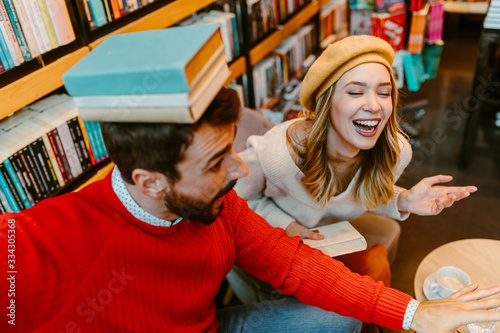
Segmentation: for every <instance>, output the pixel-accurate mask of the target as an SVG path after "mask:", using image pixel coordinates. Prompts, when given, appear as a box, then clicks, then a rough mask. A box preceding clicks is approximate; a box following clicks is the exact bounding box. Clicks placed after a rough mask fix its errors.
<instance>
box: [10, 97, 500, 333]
mask: <svg viewBox="0 0 500 333" xmlns="http://www.w3.org/2000/svg"><path fill="white" fill-rule="evenodd" d="M239 109H240V105H239V100H238V97H237V95H236V93H235V92H234V91H232V90H229V89H224V88H223V89H222V90H221V92H220V93H219V94H218V95H217V97H216V98H215V100H214V101H213V102H212V104H211V105H210V106H209V108H208V109H207V111H206V112H205V114H204V115H203V117H202V118H201V119H200V120H199V121H198V122H197V123H196V124H194V125H179V124H136V123H130V124H125V123H103V124H102V130H103V135H104V139H105V143H106V147H107V148H108V152H109V155H110V157H111V159H112V160H113V161H114V162H115V164H116V166H117V167H116V168H115V169H114V170H113V172H112V173H111V174H110V175H108V176H107V177H106V178H105V179H103V180H102V181H98V182H96V183H93V184H92V185H90V186H87V187H86V188H84V189H83V190H81V191H79V192H77V193H70V194H66V195H62V196H59V197H56V198H51V199H47V200H44V201H42V202H40V203H38V204H37V205H35V206H34V207H32V208H30V209H27V210H24V211H22V212H21V213H18V214H6V215H3V216H1V219H0V249H1V250H0V253H1V254H2V256H1V258H2V270H3V272H4V274H6V276H4V278H2V279H0V290H1V291H2V296H1V298H0V300H1V306H2V308H3V309H4V311H5V312H4V315H3V319H2V320H0V331H1V332H33V331H36V332H215V331H217V330H218V329H219V330H220V331H224V332H235V331H242V332H243V331H245V332H246V331H248V332H269V331H287V332H289V331H301V332H303V331H304V332H305V331H322V332H323V331H327V329H328V330H329V331H332V332H356V331H358V330H359V329H360V323H359V322H358V321H357V320H353V319H351V318H349V317H354V318H356V319H358V320H360V321H364V322H374V323H377V324H379V325H382V326H386V327H389V328H393V329H409V328H412V329H414V330H416V331H418V332H426V333H429V332H431V333H441V332H450V331H452V330H453V329H454V328H456V327H458V326H459V325H462V324H465V323H468V322H476V321H485V320H488V321H490V320H491V321H498V320H500V313H495V312H489V311H486V309H488V308H493V307H497V306H500V300H499V299H496V298H493V299H491V298H490V299H488V300H486V299H484V298H485V297H487V296H491V295H494V294H497V293H498V292H499V291H500V288H497V287H495V288H490V289H484V290H476V289H477V285H475V284H473V285H470V286H468V287H466V288H464V289H463V290H461V291H459V292H457V293H456V294H454V295H452V296H450V297H448V298H446V299H443V300H435V301H429V302H422V303H418V302H417V301H415V300H413V299H412V297H411V296H409V295H406V294H404V293H402V292H399V291H397V290H395V289H391V288H388V287H385V286H384V285H383V283H382V282H375V281H373V280H372V279H370V278H369V277H366V276H360V275H358V274H354V273H352V272H350V271H349V270H348V269H347V268H346V267H345V266H344V265H343V264H342V263H340V262H338V261H335V260H333V259H332V258H330V257H327V256H325V255H323V254H322V252H320V251H318V250H314V249H311V248H309V247H308V246H306V245H304V244H302V243H301V242H300V238H299V237H287V236H286V235H285V232H284V230H282V229H278V228H276V229H275V228H272V227H270V226H269V224H267V223H266V222H265V221H264V220H263V219H262V218H261V217H259V216H258V215H256V214H255V213H254V212H253V211H251V210H250V209H249V208H248V206H247V204H246V202H245V201H244V200H242V199H241V198H239V197H238V196H237V195H236V193H235V192H234V191H233V190H231V188H232V186H233V185H234V183H235V182H236V180H237V179H238V178H241V177H244V176H245V175H246V174H247V172H248V170H247V167H246V166H245V165H244V164H243V163H242V161H241V160H240V159H239V157H238V155H237V154H236V153H235V152H234V151H233V149H232V141H233V139H234V135H235V131H236V128H235V122H236V120H237V117H238V113H239ZM235 264H237V265H238V266H239V267H241V268H243V269H245V270H247V271H248V272H250V273H251V274H253V275H255V276H256V277H258V278H259V279H262V280H264V281H266V282H269V283H270V284H271V285H272V286H273V287H274V288H276V289H277V290H278V291H280V292H281V293H283V294H287V295H295V296H296V298H297V299H285V300H284V299H281V300H276V301H271V302H267V303H265V304H254V305H246V306H241V307H237V308H228V309H224V310H221V311H218V312H217V311H216V308H215V302H214V297H215V295H216V294H217V291H218V289H219V287H220V284H221V282H222V280H223V279H224V277H225V275H226V274H227V273H228V272H229V270H230V269H231V267H232V266H233V265H235ZM298 300H300V301H298ZM306 304H309V305H306ZM310 305H313V306H314V307H313V306H310ZM316 307H319V308H321V309H323V310H321V309H319V308H316ZM324 310H326V311H324ZM327 311H329V312H327ZM343 316H346V317H343Z"/></svg>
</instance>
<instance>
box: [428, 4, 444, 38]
mask: <svg viewBox="0 0 500 333" xmlns="http://www.w3.org/2000/svg"><path fill="white" fill-rule="evenodd" d="M443 24H444V3H442V2H441V3H440V2H438V3H432V4H430V6H429V23H428V33H427V42H428V43H429V44H433V43H435V42H437V41H440V40H442V39H443Z"/></svg>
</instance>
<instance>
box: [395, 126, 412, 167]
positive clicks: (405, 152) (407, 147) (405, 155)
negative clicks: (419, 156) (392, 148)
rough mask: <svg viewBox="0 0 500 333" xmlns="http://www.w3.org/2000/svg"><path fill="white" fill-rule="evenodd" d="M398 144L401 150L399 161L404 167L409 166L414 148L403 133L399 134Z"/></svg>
mask: <svg viewBox="0 0 500 333" xmlns="http://www.w3.org/2000/svg"><path fill="white" fill-rule="evenodd" d="M398 143H399V148H400V153H399V160H400V163H401V164H403V165H405V166H406V165H408V164H409V163H410V161H411V158H412V154H413V153H412V148H411V144H410V142H409V141H408V137H407V136H406V135H404V134H403V133H398Z"/></svg>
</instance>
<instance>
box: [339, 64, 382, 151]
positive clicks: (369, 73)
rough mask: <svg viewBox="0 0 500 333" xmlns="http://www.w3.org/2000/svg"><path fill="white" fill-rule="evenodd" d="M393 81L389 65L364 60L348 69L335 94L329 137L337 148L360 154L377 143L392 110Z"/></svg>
mask: <svg viewBox="0 0 500 333" xmlns="http://www.w3.org/2000/svg"><path fill="white" fill-rule="evenodd" d="M391 95H392V83H391V76H390V74H389V71H388V70H387V68H386V67H385V66H384V65H382V64H379V63H365V64H361V65H358V66H356V67H354V68H353V69H351V70H350V71H348V72H346V73H345V74H344V75H343V76H342V77H341V78H340V79H339V80H338V81H337V83H336V85H335V89H334V91H333V97H332V108H331V114H330V116H331V125H332V128H331V129H332V131H331V132H332V133H329V136H330V137H332V139H333V140H334V141H333V142H334V146H335V148H334V149H335V150H337V151H339V152H341V153H343V154H348V155H351V154H357V153H358V152H359V150H366V149H371V148H373V147H374V146H375V143H376V142H377V139H378V138H379V136H380V134H381V133H382V130H383V129H384V127H385V125H386V123H387V121H388V120H389V117H390V116H391V113H392V97H391Z"/></svg>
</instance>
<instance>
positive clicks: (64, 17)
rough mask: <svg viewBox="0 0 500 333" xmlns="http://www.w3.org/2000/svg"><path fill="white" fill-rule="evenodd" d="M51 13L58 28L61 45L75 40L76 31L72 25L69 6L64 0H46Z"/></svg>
mask: <svg viewBox="0 0 500 333" xmlns="http://www.w3.org/2000/svg"><path fill="white" fill-rule="evenodd" d="M46 1H47V7H48V8H49V14H50V17H51V19H52V23H53V24H54V29H55V30H56V36H57V41H58V42H59V45H66V44H69V43H71V42H72V41H74V40H75V32H74V31H73V26H72V25H71V20H70V18H69V13H68V8H67V7H66V3H65V2H64V0H46Z"/></svg>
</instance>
